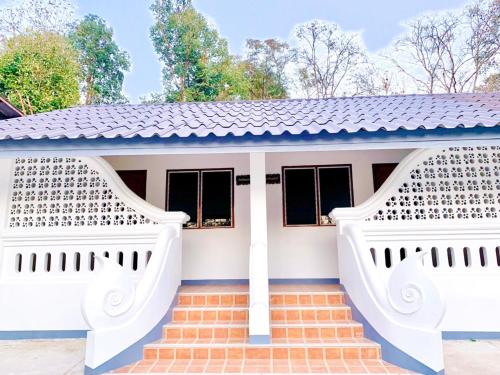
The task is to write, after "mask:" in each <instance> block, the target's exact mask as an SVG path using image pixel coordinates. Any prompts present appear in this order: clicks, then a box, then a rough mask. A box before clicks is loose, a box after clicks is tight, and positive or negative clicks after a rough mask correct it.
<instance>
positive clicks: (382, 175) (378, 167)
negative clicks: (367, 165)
mask: <svg viewBox="0 0 500 375" xmlns="http://www.w3.org/2000/svg"><path fill="white" fill-rule="evenodd" d="M397 166H398V163H382V164H372V171H373V190H374V191H377V190H378V189H379V188H380V187H381V186H382V184H383V183H384V182H385V180H387V179H388V178H389V176H390V175H391V173H392V171H394V169H395V168H396V167H397Z"/></svg>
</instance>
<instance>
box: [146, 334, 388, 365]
mask: <svg viewBox="0 0 500 375" xmlns="http://www.w3.org/2000/svg"><path fill="white" fill-rule="evenodd" d="M144 358H145V359H227V360H231V359H307V360H313V359H314V360H320V359H380V346H379V345H378V344H376V343H374V342H372V341H369V340H367V339H363V338H359V339H330V340H321V342H319V341H318V342H312V341H310V342H304V341H303V340H296V341H293V340H284V339H273V343H272V344H270V345H262V346H260V345H251V344H248V343H247V342H245V341H243V340H239V341H238V340H226V341H221V340H191V341H190V340H179V342H177V343H175V344H174V343H171V342H165V341H160V342H157V343H153V344H148V345H146V346H145V347H144Z"/></svg>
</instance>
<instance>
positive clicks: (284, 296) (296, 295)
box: [270, 291, 345, 306]
mask: <svg viewBox="0 0 500 375" xmlns="http://www.w3.org/2000/svg"><path fill="white" fill-rule="evenodd" d="M270 302H271V306H279V305H300V306H325V305H330V306H331V305H342V304H344V303H345V298H344V292H341V291H332V292H271V293H270Z"/></svg>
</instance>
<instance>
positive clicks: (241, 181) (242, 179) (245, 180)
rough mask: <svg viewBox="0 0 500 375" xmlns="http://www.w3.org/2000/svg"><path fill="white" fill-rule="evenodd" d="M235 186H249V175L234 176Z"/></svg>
mask: <svg viewBox="0 0 500 375" xmlns="http://www.w3.org/2000/svg"><path fill="white" fill-rule="evenodd" d="M236 185H237V186H239V185H250V175H249V174H242V175H239V176H236Z"/></svg>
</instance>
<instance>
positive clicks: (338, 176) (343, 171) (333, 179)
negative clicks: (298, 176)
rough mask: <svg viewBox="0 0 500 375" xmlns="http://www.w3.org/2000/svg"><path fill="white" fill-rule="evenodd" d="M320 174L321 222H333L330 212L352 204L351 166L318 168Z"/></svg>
mask: <svg viewBox="0 0 500 375" xmlns="http://www.w3.org/2000/svg"><path fill="white" fill-rule="evenodd" d="M318 174H319V197H320V207H321V224H332V223H333V222H332V220H331V219H330V218H329V217H328V214H329V213H330V212H331V211H332V210H333V209H334V208H336V207H350V206H351V205H352V203H351V183H350V181H351V178H350V168H349V167H337V168H328V167H325V168H318Z"/></svg>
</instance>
